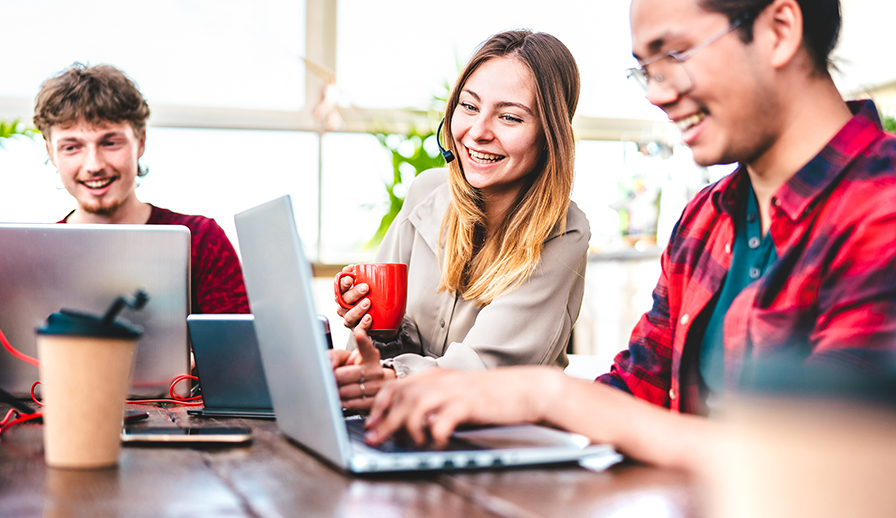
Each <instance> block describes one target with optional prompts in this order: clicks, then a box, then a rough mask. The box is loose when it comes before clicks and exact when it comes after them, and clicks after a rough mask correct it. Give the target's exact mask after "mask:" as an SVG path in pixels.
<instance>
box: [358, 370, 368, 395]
mask: <svg viewBox="0 0 896 518" xmlns="http://www.w3.org/2000/svg"><path fill="white" fill-rule="evenodd" d="M358 368H359V369H361V378H360V379H359V380H358V383H364V382H365V381H367V377H366V376H364V366H363V365H360V366H358ZM361 392H363V390H362V391H361Z"/></svg>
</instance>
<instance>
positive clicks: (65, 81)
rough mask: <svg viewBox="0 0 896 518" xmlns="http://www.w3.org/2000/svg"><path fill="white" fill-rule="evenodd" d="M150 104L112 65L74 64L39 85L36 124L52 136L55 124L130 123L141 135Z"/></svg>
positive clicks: (46, 136)
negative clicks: (80, 122)
mask: <svg viewBox="0 0 896 518" xmlns="http://www.w3.org/2000/svg"><path fill="white" fill-rule="evenodd" d="M148 118H149V105H148V104H147V103H146V99H144V98H143V94H141V93H140V90H139V89H138V88H137V85H136V84H135V83H134V81H132V80H131V78H129V77H128V76H127V75H125V73H124V72H122V71H121V70H119V69H117V68H115V67H113V66H112V65H94V66H89V65H84V64H82V63H73V64H72V65H71V66H70V67H68V68H66V69H65V70H63V71H62V72H60V73H59V74H58V75H55V76H53V77H51V78H49V79H47V80H46V81H44V82H43V83H42V84H41V85H40V92H38V94H37V97H36V98H35V99H34V125H35V126H37V129H38V130H40V132H41V133H42V134H43V135H44V138H46V139H49V137H50V130H51V129H52V128H53V126H57V125H58V126H62V127H69V126H71V125H73V124H76V123H77V122H79V121H85V122H87V123H88V124H92V125H99V124H102V123H104V122H111V123H115V124H118V123H121V122H129V123H131V127H133V129H134V134H135V135H136V136H137V138H142V137H143V135H144V132H145V130H146V119H148Z"/></svg>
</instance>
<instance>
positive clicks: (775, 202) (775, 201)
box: [772, 198, 781, 207]
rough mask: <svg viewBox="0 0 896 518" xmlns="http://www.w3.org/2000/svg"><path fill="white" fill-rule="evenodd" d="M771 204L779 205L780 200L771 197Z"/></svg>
mask: <svg viewBox="0 0 896 518" xmlns="http://www.w3.org/2000/svg"><path fill="white" fill-rule="evenodd" d="M772 205H774V206H775V207H780V206H781V200H779V199H778V198H772Z"/></svg>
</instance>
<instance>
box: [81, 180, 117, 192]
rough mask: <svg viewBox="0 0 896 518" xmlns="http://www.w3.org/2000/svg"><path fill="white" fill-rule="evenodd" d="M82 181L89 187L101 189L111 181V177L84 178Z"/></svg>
mask: <svg viewBox="0 0 896 518" xmlns="http://www.w3.org/2000/svg"><path fill="white" fill-rule="evenodd" d="M83 183H84V185H86V186H87V187H88V188H90V189H102V188H103V187H105V186H107V185H109V184H110V183H112V178H106V179H104V180H84V182H83Z"/></svg>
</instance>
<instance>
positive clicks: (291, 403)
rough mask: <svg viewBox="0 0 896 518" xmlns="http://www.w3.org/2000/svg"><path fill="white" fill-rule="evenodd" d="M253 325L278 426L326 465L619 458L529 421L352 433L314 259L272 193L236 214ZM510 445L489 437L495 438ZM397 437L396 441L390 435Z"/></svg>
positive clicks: (386, 467) (377, 467)
mask: <svg viewBox="0 0 896 518" xmlns="http://www.w3.org/2000/svg"><path fill="white" fill-rule="evenodd" d="M235 220H236V229H237V236H238V237H239V245H240V250H241V252H242V258H243V275H244V278H245V281H246V288H247V291H248V293H249V303H250V305H251V307H252V312H253V314H254V315H255V332H256V334H257V337H258V344H259V347H260V349H261V358H262V362H263V364H264V370H265V374H266V376H267V380H268V388H269V389H270V391H271V398H272V400H273V403H274V410H275V413H276V415H277V426H278V427H279V429H280V431H281V432H282V433H283V434H284V435H286V436H287V437H288V438H290V439H292V440H293V441H296V442H297V443H299V444H301V445H302V446H304V447H305V448H307V449H309V450H310V451H312V452H313V453H315V454H316V455H318V456H320V457H322V458H323V459H325V460H326V461H328V462H330V463H332V464H333V465H335V466H337V467H339V468H341V469H343V470H346V471H350V472H354V473H372V472H382V471H415V470H438V469H472V468H481V467H499V466H519V465H534V464H551V463H560V462H574V461H578V460H582V459H584V458H586V457H592V458H593V457H607V458H610V457H612V458H618V456H619V455H618V453H616V452H615V451H614V450H613V448H612V447H611V446H609V445H591V444H589V442H588V440H587V438H585V437H582V436H580V435H576V434H569V433H566V432H561V431H558V430H554V429H551V428H545V427H540V426H534V425H527V426H514V427H494V428H485V429H481V430H475V431H465V432H460V433H456V434H455V436H461V437H462V439H463V444H461V445H460V446H453V447H452V449H450V450H440V451H436V450H430V451H426V450H417V451H409V449H407V448H399V449H401V450H403V451H391V452H385V451H381V450H380V449H374V448H373V447H370V446H368V445H367V444H365V443H364V442H363V439H361V438H360V437H358V436H357V435H355V434H354V433H353V434H351V437H350V431H349V430H350V428H351V430H353V431H355V432H357V431H358V429H359V428H360V425H361V424H362V421H361V420H360V419H358V418H354V419H352V418H349V419H346V418H344V417H343V414H342V409H341V407H340V403H339V395H338V392H337V388H336V380H335V378H334V376H333V370H332V368H331V367H330V361H329V359H328V356H327V346H326V341H325V340H326V339H325V337H324V335H323V332H322V330H321V328H320V326H319V325H317V323H316V321H315V319H316V316H315V314H316V311H315V308H314V299H313V294H312V292H311V286H312V284H311V281H312V275H311V267H310V265H309V264H308V261H307V260H306V259H305V255H304V252H303V249H302V242H301V240H300V238H299V234H298V232H297V230H296V225H295V216H294V215H293V210H292V202H291V201H290V198H289V197H288V196H284V197H282V198H278V199H276V200H273V201H271V202H268V203H265V204H263V205H260V206H258V207H255V208H253V209H249V210H247V211H245V212H242V213H240V214H237V215H236V217H235ZM501 445H503V446H507V447H496V446H501ZM393 446H398V445H393Z"/></svg>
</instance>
